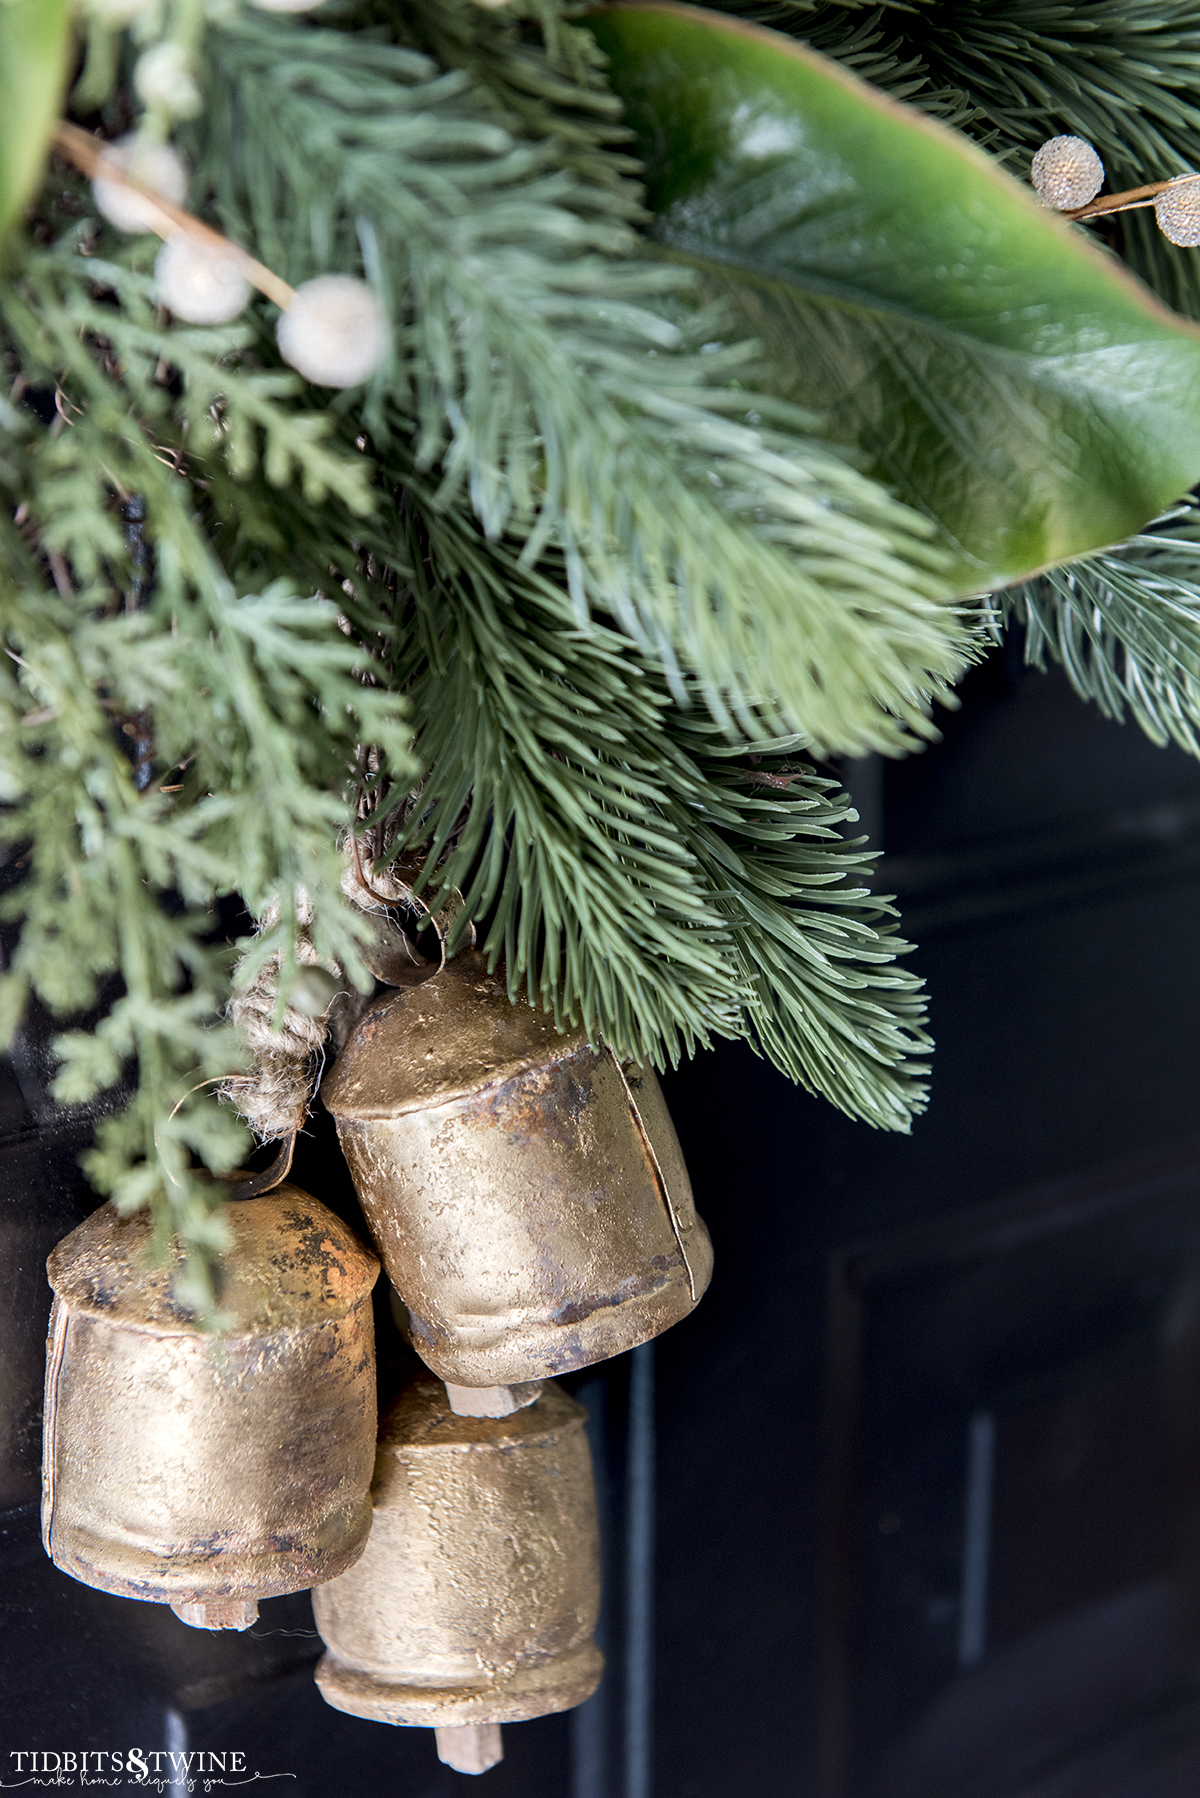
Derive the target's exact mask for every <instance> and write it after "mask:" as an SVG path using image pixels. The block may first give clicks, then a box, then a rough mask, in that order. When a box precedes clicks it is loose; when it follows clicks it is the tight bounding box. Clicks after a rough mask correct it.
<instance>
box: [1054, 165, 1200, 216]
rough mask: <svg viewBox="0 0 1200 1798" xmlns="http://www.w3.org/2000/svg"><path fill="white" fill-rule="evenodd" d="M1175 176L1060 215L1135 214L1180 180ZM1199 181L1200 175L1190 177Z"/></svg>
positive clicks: (1130, 189) (1071, 209) (1089, 203)
mask: <svg viewBox="0 0 1200 1798" xmlns="http://www.w3.org/2000/svg"><path fill="white" fill-rule="evenodd" d="M1188 178H1189V177H1181V176H1179V175H1176V176H1175V178H1174V180H1172V181H1150V182H1148V183H1147V184H1146V186H1145V187H1129V188H1126V190H1125V192H1124V193H1120V194H1101V196H1100V198H1099V199H1098V200H1089V201H1088V203H1087V205H1086V206H1072V207H1071V208H1070V209H1069V210H1067V211H1064V212H1063V213H1062V217H1063V218H1065V219H1095V218H1103V216H1104V214H1105V213H1107V212H1135V211H1136V210H1137V208H1138V207H1139V206H1153V204H1154V202H1155V200H1156V199H1157V197H1158V195H1159V194H1161V193H1165V192H1166V190H1167V188H1168V187H1174V186H1176V184H1177V183H1178V182H1179V181H1180V180H1181V179H1188ZM1190 179H1191V180H1193V181H1200V175H1193V176H1191V177H1190Z"/></svg>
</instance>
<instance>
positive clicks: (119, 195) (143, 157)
mask: <svg viewBox="0 0 1200 1798" xmlns="http://www.w3.org/2000/svg"><path fill="white" fill-rule="evenodd" d="M104 164H107V165H108V166H109V167H110V168H111V169H112V170H113V171H114V172H115V173H116V174H118V175H133V176H134V177H135V179H136V180H138V181H140V182H141V183H142V185H143V186H144V187H152V188H153V189H154V191H155V193H160V194H161V195H162V197H163V199H164V200H169V201H170V202H171V204H172V205H173V206H182V204H183V202H184V199H185V198H186V195H187V181H188V178H187V169H186V167H185V166H184V162H183V158H182V157H181V156H180V155H179V154H178V153H177V152H176V151H175V150H172V148H171V146H170V145H169V144H144V143H142V142H141V141H140V140H139V138H138V135H137V133H136V132H135V131H131V132H130V133H129V134H128V136H126V137H119V138H118V139H117V141H116V143H114V144H109V145H108V147H107V148H106V149H105V150H104V152H103V157H102V163H101V166H102V167H103V166H104ZM92 197H93V199H94V200H95V202H96V206H97V208H98V210H99V211H100V212H101V213H102V214H103V216H104V217H105V218H106V219H107V220H108V222H109V224H110V225H115V226H116V227H117V230H118V231H155V230H157V229H158V228H159V227H160V226H161V224H162V222H163V215H162V213H161V212H160V211H159V210H158V208H157V206H155V205H154V204H153V203H152V202H151V201H150V200H147V199H144V198H143V196H142V195H141V194H140V193H138V192H137V190H136V188H132V187H126V186H125V184H124V182H122V181H119V180H118V181H106V180H105V179H104V177H103V175H97V176H96V179H95V180H94V181H93V182H92Z"/></svg>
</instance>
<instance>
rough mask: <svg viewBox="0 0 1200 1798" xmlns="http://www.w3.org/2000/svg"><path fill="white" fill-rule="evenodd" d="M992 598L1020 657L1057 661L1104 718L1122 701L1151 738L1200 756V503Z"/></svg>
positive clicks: (1117, 715) (1039, 662) (1122, 708)
mask: <svg viewBox="0 0 1200 1798" xmlns="http://www.w3.org/2000/svg"><path fill="white" fill-rule="evenodd" d="M996 599H997V601H999V602H1000V605H1001V608H1002V615H1003V617H1004V619H1005V621H1006V622H1009V621H1012V620H1015V621H1016V622H1018V623H1020V624H1023V625H1024V626H1025V628H1026V637H1025V659H1026V661H1027V662H1028V663H1030V664H1031V665H1032V666H1034V667H1037V668H1044V667H1045V666H1046V664H1047V661H1053V662H1059V663H1061V664H1062V666H1063V668H1064V669H1065V671H1066V674H1067V677H1068V679H1069V680H1070V682H1071V685H1072V686H1073V687H1074V688H1075V691H1076V692H1077V693H1078V694H1079V695H1080V696H1081V697H1082V698H1084V699H1088V700H1091V701H1093V702H1094V703H1095V704H1096V705H1097V706H1098V707H1099V708H1100V710H1101V712H1102V713H1103V714H1104V716H1105V717H1106V718H1114V719H1116V720H1117V722H1118V723H1120V722H1123V720H1124V717H1125V712H1126V708H1128V710H1129V712H1130V714H1131V715H1132V717H1133V718H1134V719H1135V720H1136V721H1137V723H1138V724H1139V725H1140V726H1141V728H1142V729H1143V730H1144V731H1145V733H1146V735H1147V736H1148V737H1150V738H1151V740H1152V741H1153V742H1155V743H1158V744H1160V745H1162V744H1165V743H1167V742H1175V743H1178V744H1179V746H1180V747H1181V748H1182V749H1186V750H1188V751H1189V752H1190V753H1191V754H1193V755H1200V503H1198V502H1197V501H1196V500H1194V499H1190V500H1188V501H1187V502H1186V503H1185V504H1184V505H1181V506H1178V507H1175V508H1173V509H1172V510H1171V511H1170V512H1167V513H1165V514H1164V515H1163V517H1162V518H1159V519H1156V520H1155V522H1154V524H1153V525H1152V526H1151V527H1150V528H1149V529H1148V530H1146V531H1143V532H1142V533H1141V534H1140V535H1139V536H1137V537H1132V538H1130V539H1129V541H1128V542H1126V543H1122V544H1119V545H1118V546H1117V547H1116V548H1115V549H1111V550H1105V551H1104V552H1103V553H1102V554H1100V555H1096V556H1088V557H1086V558H1085V559H1084V560H1082V561H1080V562H1074V563H1068V564H1066V565H1065V566H1064V567H1062V568H1057V569H1053V570H1052V571H1051V572H1050V573H1049V574H1046V575H1043V576H1041V577H1040V578H1039V579H1038V580H1036V581H1027V582H1025V583H1024V584H1023V585H1022V586H1020V587H1013V588H1009V589H1007V590H1006V591H1005V592H1003V593H1000V594H997V595H996Z"/></svg>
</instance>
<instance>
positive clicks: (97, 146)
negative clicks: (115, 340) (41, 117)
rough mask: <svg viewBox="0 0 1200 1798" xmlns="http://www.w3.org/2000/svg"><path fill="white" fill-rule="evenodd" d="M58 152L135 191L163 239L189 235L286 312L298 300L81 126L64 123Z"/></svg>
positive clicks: (56, 137) (56, 140)
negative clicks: (125, 168) (126, 168)
mask: <svg viewBox="0 0 1200 1798" xmlns="http://www.w3.org/2000/svg"><path fill="white" fill-rule="evenodd" d="M54 148H55V149H56V150H57V151H58V152H59V154H60V155H62V156H65V157H66V159H67V161H68V162H73V163H74V164H75V167H76V168H77V169H82V171H83V173H84V174H85V175H90V176H91V177H92V179H93V180H94V179H95V178H96V176H97V175H98V176H99V177H100V178H101V180H103V181H119V182H123V183H124V185H125V186H126V187H132V188H133V189H134V191H135V192H136V193H139V194H141V196H142V198H143V199H145V200H148V201H149V202H150V204H151V205H152V206H153V207H154V209H155V211H156V212H159V213H161V215H162V224H161V225H155V226H154V227H153V229H154V230H155V232H156V233H157V235H158V236H159V237H170V236H172V235H173V234H174V233H175V232H176V231H185V232H186V233H187V235H188V236H189V237H194V238H196V239H197V240H198V241H199V242H201V243H206V244H208V246H209V248H210V249H213V250H220V251H221V252H222V254H223V255H225V256H228V257H230V258H231V259H232V260H233V261H234V262H236V263H237V265H238V267H239V268H240V269H241V271H242V273H243V274H244V275H245V277H246V279H247V281H249V282H250V284H251V286H252V287H257V288H258V291H259V292H260V293H265V294H266V296H267V298H268V299H269V300H274V302H275V304H276V305H277V306H279V307H281V308H282V309H283V310H284V311H285V312H286V311H287V309H288V307H289V306H290V305H291V303H292V301H293V300H294V299H295V297H296V289H295V288H294V287H289V286H288V284H287V282H286V281H282V280H280V278H279V276H278V275H277V274H274V273H273V272H272V270H271V269H269V268H267V267H266V266H265V265H264V264H263V263H261V262H259V261H257V260H256V259H255V258H254V257H253V256H251V255H250V254H249V252H248V251H246V250H243V249H241V248H239V246H238V245H237V244H235V243H230V241H229V239H228V238H227V237H222V236H221V233H220V232H219V231H214V230H213V228H212V226H211V225H206V224H205V223H204V221H203V220H202V219H198V218H195V217H194V216H193V215H192V213H190V212H185V211H184V210H183V208H182V207H181V206H174V205H172V203H171V201H170V200H166V199H164V198H163V196H162V194H160V193H156V192H155V191H154V189H153V188H152V187H147V186H146V184H145V183H144V182H142V181H139V180H138V179H137V177H136V176H134V175H129V174H123V173H122V172H121V170H120V169H118V168H116V167H115V166H114V164H113V161H112V159H111V158H109V157H106V156H105V154H104V151H105V145H104V144H103V143H101V142H100V141H99V140H98V139H97V138H94V137H92V136H91V135H90V134H89V133H88V132H86V131H81V130H80V129H79V126H78V125H69V124H68V123H67V122H66V120H65V119H63V120H60V121H59V123H58V124H57V125H56V126H55V130H54Z"/></svg>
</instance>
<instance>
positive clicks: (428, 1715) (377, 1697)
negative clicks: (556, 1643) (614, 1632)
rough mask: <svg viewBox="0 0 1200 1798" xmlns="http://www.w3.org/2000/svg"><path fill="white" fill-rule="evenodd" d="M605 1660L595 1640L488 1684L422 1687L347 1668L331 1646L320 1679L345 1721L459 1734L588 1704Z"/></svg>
mask: <svg viewBox="0 0 1200 1798" xmlns="http://www.w3.org/2000/svg"><path fill="white" fill-rule="evenodd" d="M603 1673H604V1656H603V1654H602V1653H601V1651H600V1649H599V1648H597V1646H596V1644H595V1642H593V1641H591V1640H589V1641H587V1642H583V1643H581V1644H580V1645H579V1646H578V1647H577V1648H573V1649H570V1650H569V1651H568V1652H567V1653H566V1654H564V1655H561V1656H556V1657H554V1658H553V1659H548V1660H545V1661H539V1662H536V1663H534V1664H532V1665H527V1666H523V1667H521V1666H519V1667H517V1668H516V1669H515V1670H514V1671H513V1672H512V1673H511V1674H510V1675H509V1676H508V1678H506V1679H501V1680H497V1681H495V1682H494V1683H493V1684H489V1685H487V1686H483V1685H480V1686H417V1685H408V1684H405V1683H403V1682H401V1681H399V1680H396V1681H391V1680H387V1679H384V1678H383V1677H381V1676H380V1675H379V1674H375V1673H370V1672H367V1671H366V1670H365V1669H361V1668H355V1667H351V1666H349V1665H348V1664H347V1663H346V1662H345V1661H342V1660H339V1658H338V1656H337V1655H336V1654H335V1653H334V1652H333V1650H332V1649H331V1648H327V1649H326V1650H325V1653H324V1654H323V1655H322V1656H321V1659H320V1660H319V1661H318V1662H317V1666H316V1670H315V1673H314V1678H315V1679H316V1682H317V1687H318V1690H319V1691H320V1693H321V1696H322V1698H323V1699H324V1700H325V1702H326V1704H328V1705H330V1706H332V1708H333V1709H334V1710H337V1711H343V1712H344V1713H345V1714H346V1715H347V1716H351V1717H364V1718H367V1719H368V1720H370V1721H373V1722H377V1723H391V1724H394V1725H397V1726H399V1727H402V1728H416V1729H435V1728H451V1729H453V1728H456V1727H459V1726H461V1725H463V1724H471V1723H527V1722H530V1721H532V1719H533V1718H535V1717H548V1716H551V1715H553V1714H554V1713H555V1712H557V1711H569V1710H573V1709H574V1708H575V1706H576V1705H577V1704H582V1703H583V1702H584V1700H585V1699H587V1698H590V1697H591V1695H592V1693H593V1692H594V1691H595V1690H596V1687H597V1686H598V1685H599V1684H600V1680H601V1678H602V1676H603Z"/></svg>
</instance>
